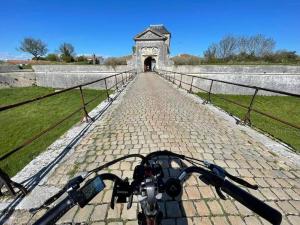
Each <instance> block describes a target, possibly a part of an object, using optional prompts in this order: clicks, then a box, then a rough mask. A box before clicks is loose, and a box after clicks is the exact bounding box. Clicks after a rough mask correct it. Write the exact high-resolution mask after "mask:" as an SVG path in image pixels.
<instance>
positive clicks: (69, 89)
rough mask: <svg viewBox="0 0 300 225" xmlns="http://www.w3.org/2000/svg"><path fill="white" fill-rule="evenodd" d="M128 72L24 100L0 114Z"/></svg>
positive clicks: (2, 107)
mask: <svg viewBox="0 0 300 225" xmlns="http://www.w3.org/2000/svg"><path fill="white" fill-rule="evenodd" d="M130 72H133V70H129V71H125V72H121V73H117V74H114V75H110V76H107V77H103V78H101V79H98V80H94V81H91V82H87V83H83V84H79V85H76V86H73V87H70V88H66V89H63V90H60V91H57V92H53V93H50V94H47V95H43V96H39V97H37V98H33V99H29V100H26V101H22V102H18V103H15V104H11V105H5V106H1V107H0V112H1V111H4V110H7V109H12V108H15V107H18V106H21V105H25V104H28V103H32V102H36V101H39V100H42V99H45V98H48V97H51V96H54V95H59V94H61V93H64V92H67V91H71V90H73V89H76V88H80V87H84V86H87V85H91V84H94V83H97V82H100V81H103V80H107V79H109V78H112V77H115V76H118V75H121V74H124V73H130Z"/></svg>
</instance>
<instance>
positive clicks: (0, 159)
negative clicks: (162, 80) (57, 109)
mask: <svg viewBox="0 0 300 225" xmlns="http://www.w3.org/2000/svg"><path fill="white" fill-rule="evenodd" d="M123 74H126V76H125V78H124V77H123ZM134 74H136V72H135V70H129V71H125V72H122V73H117V74H114V75H111V76H108V77H104V78H101V79H98V80H95V81H91V82H87V83H83V84H80V85H76V86H73V87H70V88H66V89H63V90H61V91H58V92H54V93H51V94H47V95H44V96H39V97H37V98H33V99H29V100H26V101H22V102H19V103H15V104H11V105H6V106H3V107H1V108H0V111H6V110H10V109H13V108H16V107H19V106H22V105H26V104H30V103H32V102H35V101H40V100H42V99H45V98H48V97H51V96H55V95H59V94H62V93H64V92H67V91H70V90H74V89H79V91H80V96H81V100H82V106H81V107H80V108H78V109H76V110H75V111H73V112H72V113H70V114H69V115H67V116H65V117H64V118H62V119H60V120H58V121H57V122H55V123H54V124H52V125H50V126H49V127H48V128H46V129H44V130H42V131H41V132H39V133H38V134H36V135H34V136H32V137H30V138H29V139H27V140H25V141H24V142H23V143H22V144H20V145H19V146H17V147H15V148H13V149H11V150H10V151H8V152H7V153H5V154H4V155H2V156H0V161H3V160H4V159H6V158H8V157H9V156H11V155H12V154H14V153H16V152H18V151H20V150H21V149H23V148H24V147H26V146H28V145H29V144H31V143H32V142H34V141H35V140H37V139H38V138H40V137H41V136H43V135H45V134H47V133H48V132H50V131H51V130H53V129H54V128H55V127H57V126H58V125H60V124H61V123H63V122H64V121H66V120H68V119H69V118H71V117H72V116H74V115H75V114H76V113H78V112H80V111H81V110H82V111H83V113H84V117H86V119H87V120H88V119H89V118H91V117H90V116H89V115H88V112H87V110H86V106H87V105H89V104H90V103H91V102H93V101H95V100H96V99H97V98H99V96H96V97H94V98H92V99H90V100H89V101H88V102H85V99H84V95H83V92H82V87H84V86H87V85H90V84H94V83H97V82H100V81H104V82H105V90H106V93H107V99H108V100H109V101H111V99H110V97H109V91H110V90H111V89H113V88H116V89H118V85H119V83H121V82H122V83H123V84H125V83H124V80H125V79H126V81H129V80H130V79H131V78H133V75H134ZM117 76H122V77H121V80H120V81H119V82H116V83H115V84H113V85H112V86H111V87H108V86H107V82H106V80H107V79H110V78H114V79H115V80H117Z"/></svg>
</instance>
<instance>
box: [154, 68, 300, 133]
mask: <svg viewBox="0 0 300 225" xmlns="http://www.w3.org/2000/svg"><path fill="white" fill-rule="evenodd" d="M157 74H158V75H160V76H161V77H163V78H165V79H166V80H168V81H170V82H172V83H173V84H175V83H176V81H177V83H178V87H180V88H183V86H182V84H185V85H187V86H188V87H189V88H188V89H186V88H183V89H185V90H187V91H188V92H190V93H192V92H193V88H194V89H197V90H199V91H203V92H205V93H207V100H206V101H204V103H208V102H211V96H212V95H214V96H215V97H217V98H220V99H222V100H224V101H227V102H230V103H232V104H235V105H238V106H240V107H242V108H244V109H246V110H247V112H246V114H245V115H244V117H243V119H242V120H241V122H242V123H244V124H249V125H251V112H252V111H253V112H256V113H258V114H260V115H263V116H266V117H268V118H270V119H273V120H276V121H278V122H280V123H283V124H285V125H288V126H290V127H293V128H296V129H299V130H300V126H299V125H298V124H294V123H291V122H288V121H286V120H284V119H281V118H278V117H276V116H274V115H272V114H269V113H266V112H263V111H261V110H258V109H255V108H253V104H254V101H255V97H256V96H257V93H258V92H259V91H267V92H273V93H277V94H280V95H286V96H293V97H296V98H299V99H300V95H299V94H295V93H289V92H285V91H279V90H274V89H270V88H263V87H257V86H252V85H245V84H240V83H234V82H229V81H224V80H218V79H212V78H207V77H201V76H195V75H189V74H185V73H179V72H176V71H169V70H157ZM176 75H177V77H176ZM178 76H179V77H180V78H179V79H178ZM184 76H185V77H189V78H190V79H191V82H190V83H187V82H186V81H184V80H183V77H184ZM195 79H200V80H206V81H210V84H209V89H208V90H205V89H203V88H201V87H199V86H196V85H194V81H195ZM215 83H223V84H230V85H234V86H239V87H244V88H250V89H253V90H254V93H253V95H252V97H251V101H250V103H249V105H244V104H241V103H239V102H236V101H234V100H232V99H228V98H226V97H223V96H220V95H216V94H214V93H213V92H212V89H213V85H214V84H215Z"/></svg>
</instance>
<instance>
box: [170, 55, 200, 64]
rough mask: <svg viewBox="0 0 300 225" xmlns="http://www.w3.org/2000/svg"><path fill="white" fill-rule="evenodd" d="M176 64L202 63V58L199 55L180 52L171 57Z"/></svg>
mask: <svg viewBox="0 0 300 225" xmlns="http://www.w3.org/2000/svg"><path fill="white" fill-rule="evenodd" d="M171 59H172V60H173V62H174V64H175V65H200V64H201V63H202V60H201V58H200V57H198V56H194V55H189V54H180V55H177V56H174V57H173V58H171Z"/></svg>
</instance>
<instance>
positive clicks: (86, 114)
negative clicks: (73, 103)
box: [79, 86, 93, 122]
mask: <svg viewBox="0 0 300 225" xmlns="http://www.w3.org/2000/svg"><path fill="white" fill-rule="evenodd" d="M79 90H80V97H81V104H82V110H83V114H84V116H83V119H82V120H81V121H83V120H84V119H85V122H89V121H90V120H93V119H92V117H90V116H89V114H88V112H87V110H86V107H85V101H84V96H83V92H82V87H81V86H79Z"/></svg>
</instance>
